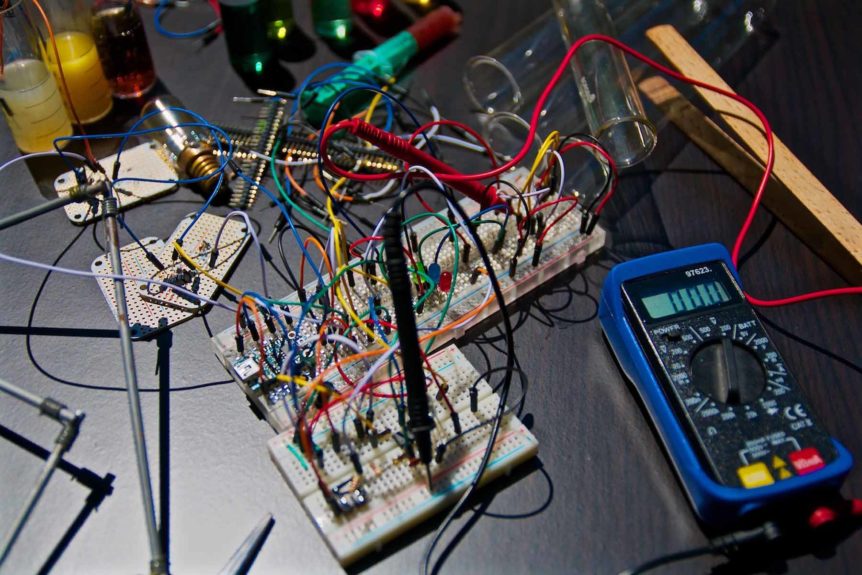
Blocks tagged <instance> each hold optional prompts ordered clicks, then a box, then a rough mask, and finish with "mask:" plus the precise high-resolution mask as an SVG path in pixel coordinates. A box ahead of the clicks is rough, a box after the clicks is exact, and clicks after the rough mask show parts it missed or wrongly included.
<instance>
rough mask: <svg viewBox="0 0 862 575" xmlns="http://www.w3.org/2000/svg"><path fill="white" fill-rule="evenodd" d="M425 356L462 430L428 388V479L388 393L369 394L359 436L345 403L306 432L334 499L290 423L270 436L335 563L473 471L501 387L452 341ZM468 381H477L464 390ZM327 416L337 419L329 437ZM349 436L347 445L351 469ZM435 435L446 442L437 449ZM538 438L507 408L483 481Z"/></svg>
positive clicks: (430, 509)
mask: <svg viewBox="0 0 862 575" xmlns="http://www.w3.org/2000/svg"><path fill="white" fill-rule="evenodd" d="M428 361H429V363H430V366H431V370H430V371H433V373H434V375H435V376H436V378H437V380H438V381H443V382H445V385H446V386H447V394H448V398H449V401H450V402H451V404H452V411H454V412H455V413H457V414H458V420H459V424H460V427H461V430H467V431H464V432H463V433H457V432H456V431H455V427H454V423H453V418H452V417H451V415H450V414H451V411H450V409H449V407H448V406H447V405H445V404H444V403H443V402H442V401H440V400H439V399H435V394H434V393H433V389H432V390H429V391H430V393H429V399H430V400H431V403H430V407H431V411H432V414H433V416H434V419H435V424H436V425H435V428H434V431H433V432H432V440H433V444H434V445H435V446H437V457H436V458H435V460H434V461H433V462H432V463H431V474H432V489H430V490H429V486H428V480H427V476H426V471H425V468H424V466H422V465H421V464H420V465H416V460H415V459H412V460H411V457H409V455H407V454H406V453H405V449H404V447H403V446H404V445H405V441H404V440H403V436H402V435H401V431H399V430H400V429H402V426H401V424H400V422H399V414H398V410H397V409H396V402H394V401H392V400H387V399H378V400H376V401H375V402H374V403H372V405H371V408H373V411H374V413H375V415H374V420H373V424H372V428H371V429H369V428H368V426H365V427H362V428H361V433H362V436H361V437H360V435H359V432H360V426H357V425H354V424H353V422H352V421H350V419H349V418H348V419H347V420H345V418H344V412H345V408H344V407H343V405H342V406H339V407H337V408H335V409H333V410H331V413H330V414H329V417H328V418H320V420H319V421H318V424H317V426H316V427H315V429H314V433H313V436H312V439H313V442H314V444H315V445H316V446H317V448H318V449H319V451H318V452H317V455H316V460H317V461H316V463H317V468H318V470H319V473H320V474H321V479H322V480H323V481H324V482H325V483H326V484H327V485H328V486H329V487H330V488H331V489H332V493H333V496H334V498H333V500H330V501H327V499H326V497H325V496H324V494H323V492H322V491H321V490H320V489H319V487H318V481H317V478H316V476H315V475H314V473H313V471H312V469H311V463H310V462H309V461H308V460H307V459H306V457H305V456H304V455H303V452H302V448H301V447H300V446H299V445H298V444H297V443H295V442H294V439H295V437H294V430H293V429H292V428H288V429H287V430H286V431H285V432H284V433H282V434H280V435H278V436H277V437H275V438H273V439H272V440H270V442H269V451H270V455H271V457H272V459H273V461H274V462H275V464H276V465H277V466H278V468H279V470H280V471H281V473H282V475H283V476H284V478H285V480H286V481H287V483H288V484H289V485H290V487H291V489H292V490H293V492H294V494H295V495H296V497H297V499H299V501H300V502H301V503H302V506H303V508H304V509H305V511H306V513H308V515H309V517H310V518H311V520H312V521H313V522H314V525H315V527H317V529H318V531H319V532H320V533H321V535H322V536H323V538H324V540H325V541H326V543H327V545H328V546H329V547H330V549H331V550H332V552H333V554H334V555H335V557H336V558H337V559H338V561H339V562H340V563H341V564H342V565H348V564H350V563H352V562H354V561H356V560H357V559H359V558H360V557H362V556H363V555H365V554H367V553H369V552H371V551H373V550H375V549H379V548H380V547H381V545H382V544H383V543H384V542H386V541H388V540H391V539H392V538H394V537H396V536H398V535H399V534H400V533H403V532H405V531H407V530H408V529H410V528H411V527H413V526H414V525H416V524H418V523H420V522H422V521H424V520H425V519H427V518H428V517H430V516H432V515H434V514H435V513H438V512H439V511H441V510H443V509H445V508H447V507H449V506H450V505H452V504H453V503H454V502H455V501H456V500H457V498H458V497H459V496H460V495H461V494H462V493H463V491H464V490H465V489H466V488H467V486H469V484H470V482H471V481H472V480H473V478H474V476H475V475H476V471H477V469H478V467H479V463H480V461H481V459H482V456H483V455H484V453H485V451H486V449H487V443H488V439H489V433H490V431H491V425H490V423H491V422H492V421H493V418H494V415H495V412H496V409H497V406H498V404H499V402H500V397H499V396H498V395H497V394H496V393H494V392H493V390H492V389H491V386H490V385H489V384H488V382H487V381H485V380H484V379H483V378H481V377H480V374H479V373H477V371H476V370H475V369H474V367H473V366H472V365H471V364H470V362H469V361H468V360H467V358H466V357H464V355H463V354H462V353H461V351H460V350H458V349H457V348H456V347H455V346H454V345H450V346H448V347H445V348H444V349H442V350H441V351H439V352H437V353H436V354H434V355H432V356H430V357H429V358H428ZM426 369H427V368H426ZM471 389H474V390H475V391H474V392H473V394H472V395H473V396H474V397H472V398H471ZM363 409H365V408H364V407H363ZM330 420H331V421H332V422H333V423H334V424H335V430H336V435H337V436H338V439H337V440H336V441H337V445H334V443H333V434H332V430H331V427H330V424H329V421H330ZM482 424H484V425H482ZM471 429H473V430H472V431H469V430H471ZM347 445H353V446H355V448H354V449H355V453H357V454H358V462H359V468H360V469H359V470H358V469H357V466H356V464H355V463H353V462H352V461H351V458H350V453H349V452H350V451H353V450H348V448H347ZM441 445H445V448H444V449H443V450H441V448H440V446H441ZM538 447H539V444H538V441H537V440H536V438H535V436H533V434H532V433H530V431H529V430H528V429H527V428H526V427H525V426H524V425H523V424H522V423H521V422H520V421H519V420H518V418H517V417H515V415H514V414H512V413H507V414H506V415H504V416H503V422H502V425H501V427H500V431H499V434H498V436H497V441H496V443H495V446H494V451H493V452H492V456H491V459H490V460H489V463H488V467H487V468H486V471H485V474H484V476H483V479H482V481H483V482H486V481H490V480H492V479H494V478H495V477H498V476H500V475H502V474H505V473H508V472H510V471H511V469H512V468H513V467H515V466H516V465H519V464H520V463H523V462H524V461H527V460H528V459H530V458H532V457H534V456H535V455H536V453H537V452H538ZM441 451H442V452H441ZM360 471H361V472H360Z"/></svg>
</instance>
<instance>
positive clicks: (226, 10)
mask: <svg viewBox="0 0 862 575" xmlns="http://www.w3.org/2000/svg"><path fill="white" fill-rule="evenodd" d="M266 4H267V0H219V6H220V7H221V22H222V27H223V28H224V38H225V41H226V42H227V52H228V56H229V57H230V63H231V65H232V66H233V68H234V70H236V71H237V72H238V73H239V74H240V75H243V76H261V75H263V74H265V73H266V71H267V70H270V69H271V68H272V64H273V62H274V58H275V56H274V53H273V46H272V44H271V43H270V42H269V39H268V38H267V24H266V23H267V12H268V7H267V5H266Z"/></svg>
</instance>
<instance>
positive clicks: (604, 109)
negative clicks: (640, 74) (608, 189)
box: [553, 0, 656, 168]
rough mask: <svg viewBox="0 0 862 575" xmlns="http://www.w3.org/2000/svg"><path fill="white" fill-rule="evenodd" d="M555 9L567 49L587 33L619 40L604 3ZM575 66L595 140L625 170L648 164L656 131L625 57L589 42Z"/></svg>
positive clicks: (567, 2)
mask: <svg viewBox="0 0 862 575" xmlns="http://www.w3.org/2000/svg"><path fill="white" fill-rule="evenodd" d="M553 4H554V13H555V14H556V16H557V20H558V21H559V24H560V29H561V30H562V34H563V40H564V41H565V42H566V45H567V46H571V45H572V43H574V42H575V41H577V40H578V38H580V37H582V36H584V35H586V34H596V33H597V34H605V35H608V36H613V37H616V36H617V34H616V30H615V28H614V25H613V22H611V17H610V15H609V14H608V11H607V8H605V5H604V3H603V2H602V1H601V0H553ZM571 64H572V70H573V71H574V73H575V79H576V81H577V86H578V91H579V92H580V95H581V103H582V104H583V107H584V112H585V113H586V116H587V123H588V124H589V126H590V131H591V132H592V134H593V136H595V138H596V139H597V140H598V141H599V142H600V143H601V144H602V146H604V147H605V149H607V151H608V153H610V155H611V157H613V159H614V161H615V162H616V163H617V165H619V166H620V167H623V168H625V167H628V166H633V165H635V164H637V163H639V162H642V161H643V160H645V159H646V158H647V156H649V155H650V153H652V151H653V148H655V144H656V132H655V127H654V126H653V125H652V123H651V122H650V121H649V119H648V118H647V117H646V113H645V112H644V109H643V104H642V103H641V99H640V95H639V94H638V89H637V86H635V83H634V81H633V80H632V75H631V72H630V71H629V67H628V64H627V63H626V60H625V57H624V56H623V53H622V52H621V51H620V50H618V49H616V48H614V47H613V46H611V45H609V44H606V43H604V42H590V43H588V44H584V45H583V46H581V48H580V49H579V50H578V51H577V53H576V54H575V55H574V57H573V58H572V60H571Z"/></svg>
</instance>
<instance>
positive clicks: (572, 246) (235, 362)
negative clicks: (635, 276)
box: [213, 198, 605, 432]
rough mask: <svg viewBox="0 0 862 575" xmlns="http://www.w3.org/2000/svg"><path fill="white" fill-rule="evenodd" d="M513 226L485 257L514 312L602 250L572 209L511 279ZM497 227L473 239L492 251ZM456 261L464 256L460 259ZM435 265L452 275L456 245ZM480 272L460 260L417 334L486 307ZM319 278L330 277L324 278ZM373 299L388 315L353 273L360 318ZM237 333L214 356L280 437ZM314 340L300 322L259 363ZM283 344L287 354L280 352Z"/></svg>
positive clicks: (309, 325)
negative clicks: (520, 301)
mask: <svg viewBox="0 0 862 575" xmlns="http://www.w3.org/2000/svg"><path fill="white" fill-rule="evenodd" d="M459 203H460V204H461V206H462V207H463V208H464V210H465V212H466V213H467V214H468V215H471V214H475V213H478V211H479V206H478V204H476V203H475V202H473V201H472V200H470V199H467V198H465V199H463V200H461V202H459ZM562 212H563V209H561V210H560V213H562ZM441 214H442V213H441ZM557 215H559V214H557ZM481 219H482V221H491V220H493V221H496V222H500V223H501V224H502V222H503V221H504V214H501V213H490V212H489V213H486V214H484V215H482V216H481ZM514 220H515V218H510V220H509V222H508V225H507V227H506V235H505V238H504V242H503V243H502V246H501V248H500V249H499V250H498V251H496V252H495V253H489V256H490V259H491V262H492V265H493V267H494V269H495V271H496V273H497V277H498V279H499V281H500V287H501V288H502V290H503V294H504V298H505V301H506V304H507V305H512V304H513V303H514V302H516V301H517V300H518V299H519V298H521V297H523V296H525V295H526V294H528V293H529V292H531V291H532V290H533V289H535V288H536V287H538V286H539V285H541V284H543V283H546V282H548V281H549V280H550V279H551V278H553V277H555V276H557V275H558V274H560V273H561V272H563V271H564V270H566V269H568V268H570V267H572V266H575V265H580V264H582V263H583V262H584V261H585V259H586V257H587V256H588V255H589V254H592V253H594V252H596V251H597V250H599V249H601V247H602V246H603V245H604V243H605V232H604V230H602V229H601V228H599V227H596V228H595V230H594V231H593V233H592V234H589V235H583V234H581V233H580V225H581V214H580V212H579V211H578V210H573V211H571V212H570V213H569V214H568V215H566V217H565V218H564V219H562V220H561V221H560V222H559V223H558V224H557V225H556V226H554V227H553V228H551V230H550V232H549V233H548V235H547V236H546V238H545V241H544V248H543V250H542V252H541V257H540V258H539V260H538V262H537V265H536V266H533V265H532V259H533V247H534V245H535V234H534V235H532V236H530V237H529V238H528V240H527V243H526V245H525V246H524V248H523V250H522V251H521V255H520V256H519V257H518V258H517V261H518V264H517V266H516V268H515V270H514V273H512V269H511V267H512V266H511V260H512V258H513V257H514V256H515V253H516V250H517V244H518V237H517V231H516V224H515V221H514ZM439 222H440V221H439V220H438V219H437V218H434V217H429V218H426V219H425V220H422V221H421V222H420V223H418V224H417V225H415V226H413V230H414V231H415V232H416V234H417V236H418V237H423V235H425V234H427V233H429V232H431V231H432V230H435V229H438V228H440V227H441V225H440V223H439ZM500 227H501V226H500V225H494V224H482V225H479V226H478V228H477V234H478V235H479V236H480V238H481V239H482V243H483V244H484V245H485V246H486V247H488V248H489V250H490V248H491V246H493V244H494V243H495V240H496V238H497V234H498V231H499V230H500ZM440 237H442V232H440V234H438V235H437V236H435V237H434V238H435V239H436V238H440ZM405 243H406V241H405ZM438 243H439V242H438V241H433V240H430V241H427V242H425V244H424V245H423V246H421V249H420V250H419V251H421V253H422V258H423V259H424V260H425V261H426V262H430V261H433V260H434V258H435V253H436V252H437V245H438ZM461 255H462V256H463V253H462V254H461ZM436 258H437V263H438V264H439V266H440V268H441V270H443V271H451V272H454V271H455V262H456V258H455V251H454V246H453V244H452V243H451V242H449V241H446V242H445V244H444V245H443V247H442V248H441V249H440V252H439V256H436ZM354 261H355V260H354ZM482 266H483V264H482V262H481V258H480V257H479V255H478V250H476V249H475V247H473V248H472V249H471V250H470V254H469V257H468V258H467V262H466V263H465V262H464V260H463V258H462V257H461V258H459V259H458V274H457V276H456V275H455V274H454V273H453V283H452V286H453V292H452V297H451V301H450V302H449V305H448V308H447V306H446V302H447V294H446V293H443V292H440V291H435V293H433V294H432V295H431V296H430V297H428V298H427V300H426V301H425V304H424V305H423V307H422V309H421V310H417V324H418V327H419V329H420V335H421V334H422V333H424V332H423V331H422V330H425V331H429V330H431V329H434V328H436V327H437V325H438V324H442V325H444V326H445V325H450V324H456V323H457V322H458V321H459V320H461V319H462V318H463V317H465V316H467V315H468V314H471V313H473V312H474V310H475V308H477V307H479V306H480V305H481V304H482V303H483V302H484V301H485V298H486V295H487V294H488V290H489V282H488V281H487V278H486V276H484V275H481V274H479V275H478V277H474V276H476V274H475V273H474V272H475V271H476V269H477V268H480V267H482ZM324 277H325V278H328V276H324ZM314 286H316V283H309V284H307V286H306V289H307V291H308V293H314V290H315V289H316V287H314ZM414 292H415V287H414ZM374 295H377V296H379V298H380V301H381V305H382V306H383V307H385V308H386V309H392V306H391V296H390V294H389V291H388V290H387V289H385V288H383V289H379V288H377V291H374V286H372V285H369V284H367V283H365V282H364V281H363V280H362V278H360V277H359V276H358V274H357V277H356V280H355V284H354V287H353V288H351V299H352V301H353V302H354V303H355V306H356V311H357V313H359V314H360V315H361V314H363V313H365V314H366V317H367V312H368V310H369V304H368V301H369V299H370V298H371V297H373V296H374ZM285 299H286V300H287V301H289V302H296V307H293V311H297V310H299V305H300V304H299V299H300V298H299V296H298V295H297V294H296V293H292V294H290V295H288V296H287V298H285ZM330 306H331V307H332V308H334V309H336V310H338V311H343V310H342V309H341V306H340V304H339V303H338V301H337V300H335V298H332V301H331V302H330ZM498 310H499V307H498V305H497V302H496V301H494V302H491V304H490V305H488V306H486V307H485V308H484V309H482V310H481V311H480V312H478V313H475V314H474V315H473V316H472V318H471V319H470V321H469V322H465V323H462V324H459V325H456V327H454V328H453V329H451V330H449V331H448V332H446V333H444V334H441V335H440V336H438V337H437V338H436V339H435V340H434V342H433V346H432V348H431V351H433V350H434V349H439V348H440V347H441V346H443V345H445V344H447V343H448V342H450V341H453V340H455V339H457V338H459V337H461V336H462V335H463V334H464V333H465V332H466V331H467V330H468V329H469V327H470V326H472V325H475V324H476V323H478V322H480V321H482V320H483V319H485V318H487V317H489V316H491V315H492V314H494V313H496V312H497V311H498ZM354 332H355V339H356V340H357V341H358V342H359V343H360V344H361V345H362V346H368V347H373V346H374V345H376V344H375V343H374V342H373V341H372V340H371V339H369V338H368V337H367V336H366V335H365V334H364V333H362V332H359V331H358V330H354V331H353V332H351V335H354ZM235 333H236V332H235V329H234V328H233V327H231V328H228V329H226V330H224V331H223V332H221V333H219V334H218V335H216V336H215V337H214V338H213V344H214V346H215V349H216V355H217V356H218V357H219V358H220V359H221V361H222V363H223V364H224V366H225V368H226V369H227V370H228V372H229V373H230V374H231V376H232V377H233V378H234V379H235V380H236V381H237V383H238V384H239V385H240V387H241V388H242V389H243V391H245V393H246V394H247V395H248V396H249V398H250V399H251V401H252V403H253V404H254V405H255V406H256V407H257V408H258V409H259V410H260V412H261V413H262V414H263V415H264V417H265V418H266V419H267V421H268V422H269V423H270V425H272V427H273V428H274V429H275V430H276V431H279V432H280V431H283V430H285V429H286V428H287V426H288V425H289V424H290V419H289V418H288V416H287V412H286V411H285V409H284V406H283V404H282V402H281V399H282V397H283V393H281V392H280V390H279V388H275V389H274V390H273V389H269V390H266V389H263V388H262V387H261V386H260V385H258V380H259V377H258V376H259V374H260V370H259V368H258V365H259V364H260V363H261V362H260V361H259V360H260V353H259V351H258V350H259V346H258V344H257V343H256V342H255V341H253V340H252V338H251V336H250V334H249V333H248V331H247V330H245V331H243V332H242V334H243V335H242V337H243V352H242V353H240V352H238V351H237V347H236V340H235ZM316 334H317V327H316V324H314V323H313V322H312V321H305V322H304V323H303V325H302V327H301V328H300V330H299V333H297V332H296V331H295V328H292V331H291V332H290V333H289V334H288V337H287V338H285V337H284V336H281V335H277V334H274V333H273V334H265V335H264V339H265V341H264V344H263V345H264V348H265V350H267V351H266V355H267V357H266V358H264V359H266V360H271V361H264V362H263V363H265V364H266V365H281V362H282V360H283V359H284V353H285V349H289V348H291V347H292V346H293V345H294V343H295V342H297V341H298V342H302V341H305V340H309V339H311V338H313V337H314V336H315V335H316ZM286 344H287V347H285V345H286ZM304 351H305V350H304ZM318 367H319V366H318ZM265 371H266V373H265V375H266V378H265V379H270V378H271V377H272V376H274V375H275V372H273V371H271V370H270V369H269V368H268V367H265Z"/></svg>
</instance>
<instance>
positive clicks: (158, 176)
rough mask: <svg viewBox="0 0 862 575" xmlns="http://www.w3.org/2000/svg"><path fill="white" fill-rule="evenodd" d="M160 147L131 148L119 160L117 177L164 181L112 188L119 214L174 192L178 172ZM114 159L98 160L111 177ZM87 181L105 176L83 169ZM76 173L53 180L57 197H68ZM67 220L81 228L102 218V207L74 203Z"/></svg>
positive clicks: (140, 146)
mask: <svg viewBox="0 0 862 575" xmlns="http://www.w3.org/2000/svg"><path fill="white" fill-rule="evenodd" d="M161 150H162V147H161V146H159V145H157V144H155V143H148V144H140V145H138V146H135V147H134V148H129V149H128V150H125V151H124V152H123V154H122V156H121V157H120V172H119V177H120V178H125V177H135V178H145V179H149V180H166V181H163V182H139V181H124V182H120V183H119V184H118V185H116V186H114V192H116V196H117V200H118V204H119V209H120V211H123V210H127V209H129V208H131V207H133V206H136V205H137V204H140V203H141V202H147V201H149V200H153V199H155V198H158V197H160V196H163V195H165V194H167V193H168V192H171V191H173V190H174V189H176V187H177V185H176V184H175V183H174V182H173V181H174V180H176V179H177V172H176V170H175V169H174V168H173V167H172V165H171V164H170V163H169V162H168V160H167V159H166V158H165V157H164V155H163V154H162V152H161ZM116 159H117V155H116V154H114V155H113V156H108V157H107V158H103V159H101V160H99V165H101V166H102V167H103V168H104V169H105V171H106V172H107V173H108V174H110V173H111V172H112V171H113V169H114V161H115V160H116ZM84 171H85V173H86V175H87V178H88V180H89V181H98V180H104V179H105V176H103V175H102V174H100V173H96V172H92V171H91V170H90V169H89V168H84ZM77 183H78V182H77V180H76V179H75V173H74V172H72V171H68V172H65V173H63V174H60V175H59V176H57V178H56V179H55V180H54V189H55V190H56V191H57V195H58V196H60V197H61V198H62V197H65V196H68V195H69V192H70V191H71V190H72V189H74V188H75V187H76V186H77ZM64 209H65V210H66V216H67V217H68V218H69V219H70V220H71V221H72V223H73V224H79V225H84V224H88V223H90V222H92V221H93V220H95V219H98V218H99V217H100V214H101V209H102V208H101V206H100V204H99V203H98V202H95V203H93V204H89V203H87V202H76V203H72V204H69V205H67V206H65V208H64Z"/></svg>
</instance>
